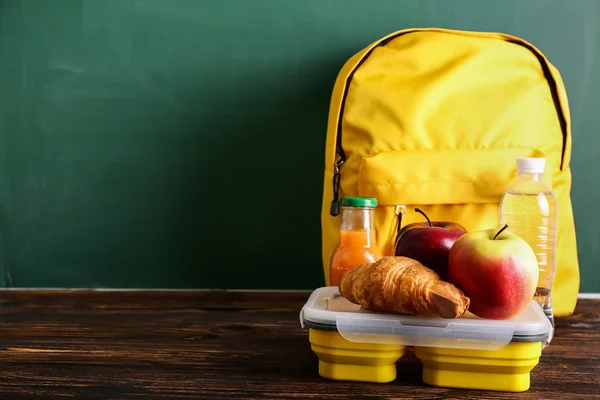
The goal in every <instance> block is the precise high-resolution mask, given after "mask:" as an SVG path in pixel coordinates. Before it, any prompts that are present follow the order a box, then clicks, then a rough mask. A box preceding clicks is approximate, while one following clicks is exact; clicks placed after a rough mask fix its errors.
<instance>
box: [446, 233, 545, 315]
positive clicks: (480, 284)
mask: <svg viewBox="0 0 600 400" xmlns="http://www.w3.org/2000/svg"><path fill="white" fill-rule="evenodd" d="M507 227H508V226H507V225H505V226H504V227H503V228H502V229H500V231H498V232H497V233H496V231H497V230H496V229H488V230H484V231H477V232H469V233H467V234H465V235H463V236H462V237H461V238H460V239H458V240H457V241H456V243H454V246H452V249H451V250H450V260H449V263H448V273H449V277H450V281H451V282H452V283H454V284H455V285H456V286H458V287H459V288H460V289H461V290H462V291H463V292H464V293H465V295H466V296H467V297H469V298H470V299H471V305H470V306H469V311H470V312H471V313H473V314H475V315H476V316H478V317H481V318H490V319H507V318H511V317H514V316H515V315H517V314H519V313H520V312H521V311H523V309H524V308H525V307H527V305H528V304H529V303H530V302H531V299H532V298H533V295H534V293H535V288H536V286H537V282H538V275H539V272H538V263H537V259H536V256H535V253H534V252H533V249H532V248H531V246H529V244H528V243H527V242H526V241H525V240H523V239H522V238H520V237H519V236H517V235H516V234H514V233H512V232H509V231H507V230H505V229H506V228H507Z"/></svg>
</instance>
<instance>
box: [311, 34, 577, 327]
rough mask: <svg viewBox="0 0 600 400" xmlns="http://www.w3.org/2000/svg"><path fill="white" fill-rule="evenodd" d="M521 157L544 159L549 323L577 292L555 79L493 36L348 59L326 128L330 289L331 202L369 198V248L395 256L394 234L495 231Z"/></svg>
mask: <svg viewBox="0 0 600 400" xmlns="http://www.w3.org/2000/svg"><path fill="white" fill-rule="evenodd" d="M517 157H545V158H546V173H545V176H544V179H545V180H546V181H547V182H548V183H549V184H550V185H551V187H552V190H553V191H554V193H555V195H556V197H557V200H558V205H559V211H558V213H559V216H558V232H557V248H556V252H557V259H556V262H557V268H556V276H555V280H554V287H553V289H552V290H553V295H552V299H553V307H554V313H555V316H557V317H560V316H566V315H570V314H571V313H572V312H573V310H574V308H575V304H576V302H577V294H578V292H579V264H578V257H577V246H576V239H575V226H574V221H573V211H572V206H571V198H570V190H571V170H570V166H569V161H570V157H571V122H570V112H569V105H568V100H567V94H566V90H565V87H564V84H563V81H562V78H561V76H560V74H559V72H558V70H557V69H556V68H555V67H554V66H553V65H551V64H550V63H549V62H548V60H547V59H546V58H545V56H544V55H543V54H542V53H541V52H540V51H539V50H538V49H537V48H535V47H534V46H533V45H531V44H530V43H528V42H526V41H524V40H522V39H520V38H517V37H513V36H509V35H506V34H501V33H485V32H468V31H456V30H448V29H408V30H401V31H398V32H394V33H392V34H390V35H388V36H386V37H384V38H381V39H380V40H378V41H376V42H374V43H372V44H371V45H369V46H368V47H366V48H365V49H363V50H362V51H360V52H358V53H357V54H355V55H354V56H353V57H352V58H350V59H349V60H348V61H347V62H346V64H345V65H344V66H343V68H342V70H341V71H340V73H339V75H338V78H337V80H336V83H335V86H334V89H333V95H332V99H331V104H330V114H329V120H328V127H327V141H326V160H325V180H324V194H323V204H322V213H321V225H322V257H323V270H324V273H325V281H326V284H329V258H330V256H331V254H332V252H333V250H334V249H335V247H336V245H337V243H338V240H339V226H340V217H339V216H338V215H337V213H338V212H339V211H337V210H338V209H339V199H340V198H341V197H343V196H364V197H375V198H377V200H378V207H377V208H376V210H375V226H376V235H377V243H378V245H379V247H380V248H381V250H382V252H383V254H386V255H392V254H393V253H394V239H395V235H396V232H397V215H396V210H397V208H398V207H397V206H405V207H406V209H407V210H408V212H407V213H406V214H405V215H404V217H403V222H402V224H403V225H404V224H407V223H411V222H416V221H423V217H422V216H421V215H419V214H417V213H415V212H412V210H413V209H414V208H415V207H420V208H422V209H423V210H424V211H425V212H426V213H427V214H428V216H429V217H430V218H431V220H438V221H439V220H445V221H448V220H449V221H455V222H459V223H460V224H462V225H463V226H464V227H465V228H466V229H467V230H469V231H473V230H481V229H488V228H496V227H498V224H499V214H498V206H499V201H500V198H501V196H502V194H503V192H504V190H505V189H506V187H507V186H508V184H509V183H510V182H511V180H512V179H513V178H514V176H515V174H516V164H515V159H516V158H517Z"/></svg>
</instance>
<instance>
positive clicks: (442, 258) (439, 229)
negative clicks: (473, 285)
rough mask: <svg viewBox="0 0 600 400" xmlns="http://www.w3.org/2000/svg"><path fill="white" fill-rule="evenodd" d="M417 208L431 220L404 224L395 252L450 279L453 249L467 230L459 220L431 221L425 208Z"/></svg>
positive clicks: (397, 239)
mask: <svg viewBox="0 0 600 400" xmlns="http://www.w3.org/2000/svg"><path fill="white" fill-rule="evenodd" d="M415 211H416V212H418V213H420V214H423V215H424V216H425V219H427V222H415V223H412V224H408V225H406V226H404V227H403V228H402V229H401V230H400V232H398V236H397V238H396V246H395V247H396V251H395V254H396V255H397V256H405V257H409V258H412V259H413V260H417V261H419V262H420V263H421V264H423V265H425V266H426V267H428V268H430V269H432V270H434V271H435V272H437V273H438V275H439V276H440V277H441V278H442V279H447V276H448V257H449V255H450V249H451V248H452V245H453V244H454V242H455V241H456V240H457V239H458V238H459V237H461V236H462V235H464V234H465V233H467V230H466V229H465V228H464V227H463V226H462V225H460V224H457V223H455V222H450V221H435V222H431V221H430V220H429V217H427V215H426V214H425V213H424V212H423V211H421V210H420V209H418V208H415Z"/></svg>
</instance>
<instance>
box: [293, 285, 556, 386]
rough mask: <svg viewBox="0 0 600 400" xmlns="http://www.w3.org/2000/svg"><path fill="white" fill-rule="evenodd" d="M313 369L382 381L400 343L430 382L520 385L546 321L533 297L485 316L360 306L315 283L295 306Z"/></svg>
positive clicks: (389, 376) (546, 332) (388, 377)
mask: <svg viewBox="0 0 600 400" xmlns="http://www.w3.org/2000/svg"><path fill="white" fill-rule="evenodd" d="M300 324H301V326H302V327H303V328H308V331H309V335H308V337H309V342H310V345H311V349H312V350H313V351H314V353H315V354H316V355H317V357H318V360H319V363H318V368H319V374H320V375H321V376H322V377H324V378H327V379H332V380H343V381H362V382H378V383H386V382H391V381H393V380H395V379H396V361H398V360H399V359H400V358H401V357H402V356H403V355H404V351H405V349H406V347H408V346H411V347H414V349H415V354H416V356H417V358H418V359H419V360H420V361H421V363H422V366H423V369H422V379H423V382H425V383H426V384H428V385H432V386H441V387H454V388H465V389H482V390H499V391H509V392H523V391H526V390H528V389H529V385H530V383H529V382H530V372H531V371H532V370H533V368H535V366H536V365H537V364H538V362H539V358H540V356H541V353H542V344H543V343H544V342H545V341H546V340H547V339H548V338H549V337H550V335H551V333H552V331H553V330H552V325H551V324H550V322H549V321H548V319H547V318H546V316H545V315H544V313H543V312H542V310H541V308H540V307H539V306H538V305H537V304H536V303H535V302H533V301H532V302H531V303H530V304H529V305H528V306H527V308H526V309H525V310H523V312H522V313H521V314H519V315H518V316H516V317H514V318H511V319H508V320H487V319H482V318H478V317H476V316H474V315H472V314H470V313H467V314H466V315H465V316H463V317H461V318H457V319H442V318H431V317H420V316H407V315H396V314H386V313H374V312H369V311H365V310H363V309H362V308H360V306H358V305H355V304H352V303H350V302H349V301H348V300H346V299H345V298H343V297H341V295H340V294H339V290H338V288H337V287H336V286H328V287H322V288H319V289H316V290H315V291H314V292H313V293H312V294H311V296H310V297H309V298H308V300H307V302H306V304H305V305H304V307H303V308H302V310H301V311H300Z"/></svg>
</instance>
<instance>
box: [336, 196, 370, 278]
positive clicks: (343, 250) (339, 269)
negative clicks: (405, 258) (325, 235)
mask: <svg viewBox="0 0 600 400" xmlns="http://www.w3.org/2000/svg"><path fill="white" fill-rule="evenodd" d="M340 206H341V218H342V221H341V226H340V242H339V244H338V246H337V247H336V249H335V250H334V251H333V254H332V255H331V259H330V261H329V277H330V279H329V285H331V286H337V285H338V284H339V281H340V277H341V276H342V274H343V273H344V272H346V271H348V270H350V269H352V268H354V267H358V266H359V265H360V264H364V263H370V262H374V261H376V260H378V259H380V258H381V252H380V250H379V248H378V247H377V243H376V239H375V228H374V215H373V214H374V212H373V210H374V209H375V207H377V200H376V199H373V198H369V197H343V198H342V199H341V200H340Z"/></svg>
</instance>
